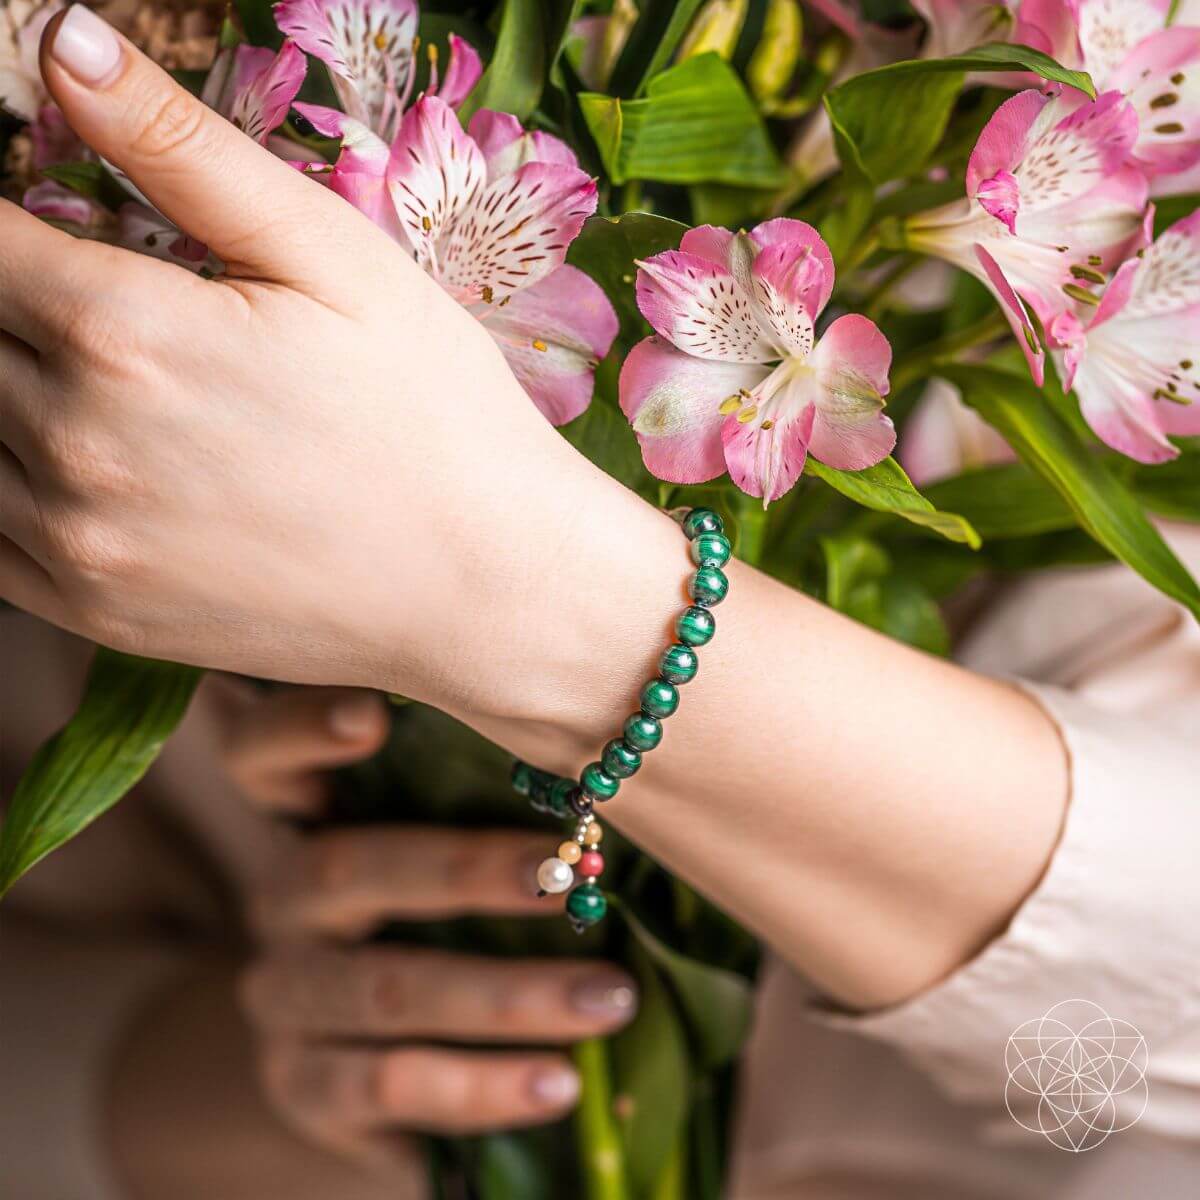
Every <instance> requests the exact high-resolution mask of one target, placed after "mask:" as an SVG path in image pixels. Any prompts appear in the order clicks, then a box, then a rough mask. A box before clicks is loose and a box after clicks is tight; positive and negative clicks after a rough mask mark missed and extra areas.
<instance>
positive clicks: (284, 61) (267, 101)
mask: <svg viewBox="0 0 1200 1200" xmlns="http://www.w3.org/2000/svg"><path fill="white" fill-rule="evenodd" d="M241 48H242V47H239V49H241ZM307 70H308V62H307V60H306V59H305V57H304V52H303V51H302V50H301V49H300V47H299V46H297V45H296V43H295V42H284V43H283V46H282V48H281V49H280V51H279V53H278V54H277V55H275V56H274V57H273V58H272V59H271V61H270V63H269V65H268V66H267V68H266V69H265V70H263V71H260V72H259V73H258V74H257V75H255V76H254V77H253V78H252V79H251V80H250V81H249V82H248V83H246V84H245V85H244V86H243V87H242V88H241V89H240V90H239V91H237V92H236V93H235V95H234V96H233V99H232V102H231V104H230V108H229V119H230V120H231V121H232V122H233V123H234V125H236V126H237V127H238V128H239V129H240V130H242V131H243V132H244V133H245V134H246V136H247V137H252V138H253V139H254V140H255V141H256V142H265V141H266V140H267V135H268V134H269V133H270V132H271V131H272V130H273V129H277V128H278V127H279V126H280V125H282V124H283V122H284V119H285V118H286V117H287V114H288V109H289V108H291V106H292V101H293V100H295V98H296V93H297V92H299V91H300V85H301V84H302V83H303V82H304V75H305V72H306V71H307Z"/></svg>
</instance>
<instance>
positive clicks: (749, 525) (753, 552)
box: [729, 492, 767, 567]
mask: <svg viewBox="0 0 1200 1200" xmlns="http://www.w3.org/2000/svg"><path fill="white" fill-rule="evenodd" d="M729 506H730V508H731V509H732V510H733V515H734V516H735V517H736V518H737V530H736V532H737V544H736V545H735V546H734V552H735V553H736V554H737V556H738V558H740V559H741V560H742V562H744V563H749V564H750V565H751V566H752V567H756V566H758V564H759V563H760V562H761V561H762V555H763V549H764V547H765V546H766V541H767V510H766V509H765V508H763V505H762V501H761V500H756V499H755V498H754V497H753V496H747V495H745V493H743V492H734V493H733V495H732V496H731V497H730V500H729Z"/></svg>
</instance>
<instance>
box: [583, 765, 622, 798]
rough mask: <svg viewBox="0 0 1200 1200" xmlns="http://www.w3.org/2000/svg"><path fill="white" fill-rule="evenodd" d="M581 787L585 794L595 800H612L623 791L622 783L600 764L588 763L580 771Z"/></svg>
mask: <svg viewBox="0 0 1200 1200" xmlns="http://www.w3.org/2000/svg"><path fill="white" fill-rule="evenodd" d="M579 786H580V787H581V788H583V794H584V795H585V796H590V797H591V798H592V799H593V800H611V799H612V798H613V797H614V796H615V795H616V794H617V792H619V791H620V790H621V784H620V781H619V780H616V779H614V778H613V777H612V776H611V775H610V774H609V773H608V772H607V771H606V770H605V769H604V767H603V766H602V765H601V764H600V763H598V762H593V763H588V765H587V766H586V767H584V768H583V770H582V771H580V773H579Z"/></svg>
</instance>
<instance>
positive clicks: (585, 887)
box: [567, 883, 608, 925]
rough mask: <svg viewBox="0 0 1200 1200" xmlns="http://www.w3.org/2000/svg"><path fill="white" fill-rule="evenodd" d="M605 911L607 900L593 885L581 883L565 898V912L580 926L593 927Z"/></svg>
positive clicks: (602, 917) (601, 918)
mask: <svg viewBox="0 0 1200 1200" xmlns="http://www.w3.org/2000/svg"><path fill="white" fill-rule="evenodd" d="M607 911H608V900H607V899H606V898H605V896H604V893H603V892H602V891H601V890H600V889H599V888H598V887H597V886H596V885H595V884H594V883H581V884H580V885H579V886H578V887H577V888H575V889H574V891H572V892H571V894H570V895H569V896H568V897H567V912H568V914H569V915H570V916H571V917H573V918H574V919H575V920H576V921H578V922H579V924H580V925H595V924H596V922H597V921H600V920H603V919H604V914H605V913H606V912H607Z"/></svg>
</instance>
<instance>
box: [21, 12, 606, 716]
mask: <svg viewBox="0 0 1200 1200" xmlns="http://www.w3.org/2000/svg"><path fill="white" fill-rule="evenodd" d="M81 47H82V49H81ZM85 51H86V53H84V52H85ZM42 69H43V73H44V75H45V79H46V83H47V86H48V87H49V89H50V92H51V94H52V95H53V97H54V99H55V100H56V101H57V102H58V103H59V104H60V105H61V107H62V109H63V112H64V113H65V115H66V117H67V120H68V121H69V122H70V123H71V125H72V126H73V128H74V129H75V130H76V131H77V132H78V134H79V135H80V136H81V137H82V138H83V140H84V141H85V142H86V143H88V144H89V145H90V146H92V147H93V148H94V149H95V150H96V151H97V152H98V153H99V154H101V155H102V156H104V157H105V158H106V159H108V160H109V161H111V162H113V163H115V164H116V165H117V166H118V167H120V168H121V169H123V170H124V171H125V172H126V173H127V174H128V175H129V176H130V178H131V179H132V180H133V181H134V182H135V183H136V184H137V185H138V187H139V188H141V189H142V190H143V191H144V192H145V193H146V195H147V196H148V197H149V198H150V199H151V200H152V201H153V202H154V204H155V205H157V206H158V207H159V208H160V209H161V210H162V211H163V212H164V213H165V214H166V215H167V216H168V217H170V218H171V219H172V220H173V221H175V222H177V223H178V224H179V225H180V226H181V227H184V228H186V229H187V231H188V232H189V233H190V234H192V235H194V236H195V237H197V238H199V239H201V240H202V241H204V242H205V243H207V244H208V245H209V246H210V248H211V249H212V250H213V252H214V253H215V254H217V255H218V256H219V257H220V258H221V259H222V260H223V261H224V262H225V263H226V264H227V266H228V274H227V275H226V276H225V277H223V278H221V279H219V280H208V279H203V278H200V277H197V276H193V275H190V274H188V273H187V272H185V271H183V270H181V269H179V268H177V267H175V266H173V265H170V264H167V263H163V262H160V261H156V260H154V259H151V258H148V257H145V256H141V255H135V254H133V253H130V252H127V251H124V250H121V249H119V248H116V247H112V246H108V245H103V244H100V243H95V242H82V241H77V240H74V239H72V238H70V237H69V236H68V235H66V234H65V233H63V232H61V231H59V230H57V229H54V228H51V227H50V226H48V225H46V224H44V223H42V222H41V221H38V220H36V219H34V218H33V217H32V216H30V215H29V214H27V213H25V212H23V211H22V210H21V209H19V208H18V207H16V206H15V205H12V204H8V203H3V202H0V442H2V443H3V448H2V449H0V493H2V496H3V509H2V513H0V534H2V535H3V540H2V542H0V594H2V595H3V596H4V597H5V598H6V599H8V600H11V601H13V602H15V603H16V604H18V605H19V606H21V607H23V608H27V609H29V610H30V611H32V612H35V613H37V614H39V615H41V616H43V617H46V618H47V619H49V620H51V621H54V622H55V623H57V624H60V625H63V626H66V627H67V628H69V629H72V630H74V631H76V632H79V633H82V634H84V635H85V636H87V637H89V638H92V639H93V640H97V641H101V642H104V643H106V644H109V645H113V646H116V647H118V648H122V649H126V650H131V651H136V652H141V653H145V654H148V655H151V656H155V657H162V658H170V659H177V660H182V661H189V662H197V663H200V664H203V665H210V666H226V667H233V668H235V669H237V670H239V671H242V672H250V673H258V674H263V675H271V676H275V677H280V678H286V679H292V680H302V681H312V682H326V683H329V682H355V683H363V682H369V683H372V684H375V685H378V686H392V687H393V688H395V689H396V690H403V691H404V692H405V693H406V694H407V695H411V696H416V697H421V698H430V699H439V700H442V701H443V702H444V701H445V700H446V692H447V689H448V688H449V689H453V688H457V687H461V684H459V683H454V684H445V680H446V679H447V678H449V677H453V676H459V677H461V675H462V673H461V672H456V671H454V670H453V669H451V664H453V663H455V662H458V663H462V662H472V661H476V660H478V659H480V658H482V657H483V655H484V650H485V648H486V643H487V640H488V639H490V638H491V637H492V636H493V633H492V630H491V629H490V628H489V627H488V626H487V625H485V622H484V621H483V619H482V618H483V616H484V612H483V609H484V608H485V607H486V608H487V610H488V613H489V614H490V615H491V617H492V619H493V620H495V619H496V618H497V616H498V615H499V614H500V611H501V608H503V612H512V613H514V614H515V613H516V612H517V611H518V607H519V605H520V603H521V600H522V598H523V596H525V595H527V594H528V592H529V591H531V590H532V588H533V583H532V581H531V580H529V579H528V578H527V574H526V572H525V570H524V563H523V561H522V560H521V556H520V553H519V549H518V548H517V547H516V545H515V543H514V541H513V537H512V531H513V530H514V529H515V528H517V527H520V528H522V529H524V530H536V531H538V532H539V534H540V535H541V536H543V537H544V538H548V539H549V542H550V544H553V543H554V542H556V541H559V540H561V539H562V536H563V530H564V528H565V525H566V521H567V516H566V514H565V513H564V511H563V505H562V503H561V501H562V497H563V496H565V495H568V494H571V493H572V490H573V489H575V491H574V494H575V495H576V497H577V499H578V501H579V502H580V503H586V500H587V495H588V490H587V488H586V487H584V488H583V489H582V491H580V490H578V488H577V481H576V475H577V473H579V472H581V471H583V473H584V474H585V475H586V476H591V475H593V474H594V473H593V472H591V471H590V468H586V467H585V464H584V463H583V460H582V459H580V458H579V457H578V456H577V455H575V454H574V452H573V451H571V450H570V448H569V447H567V446H566V445H565V443H563V441H562V439H561V438H559V437H558V436H557V435H556V434H555V433H554V431H553V429H552V428H551V427H550V426H549V425H548V424H547V422H546V421H545V419H544V418H543V417H542V416H541V415H540V414H539V413H538V412H537V410H536V409H535V408H534V406H533V404H532V403H531V402H530V401H529V399H528V397H527V396H526V395H525V393H524V392H523V391H522V390H521V388H520V387H519V385H518V384H517V382H516V380H515V379H514V377H513V376H512V374H511V372H510V371H509V369H508V367H507V366H506V364H505V362H504V360H503V358H502V357H501V355H500V353H499V351H498V349H497V348H496V345H495V343H494V342H493V341H492V339H491V338H490V337H489V336H488V335H487V333H486V332H485V331H484V329H483V327H482V326H481V325H480V324H479V322H478V321H476V320H475V319H474V318H473V317H470V316H468V315H467V313H466V312H465V310H463V309H462V308H461V307H460V306H459V305H458V304H456V303H455V302H454V301H453V300H452V299H451V298H450V297H449V296H448V295H447V294H446V293H445V292H443V291H442V289H441V288H440V287H439V286H437V285H436V284H435V283H434V282H433V281H431V280H430V279H429V278H428V277H427V276H426V275H425V274H424V272H423V271H421V270H420V269H419V268H418V267H417V266H416V265H415V264H414V263H413V262H412V261H411V260H410V259H409V258H408V257H407V255H406V254H405V253H404V252H403V251H402V249H401V248H400V247H399V246H398V245H397V244H395V243H393V242H392V241H391V240H390V239H389V238H388V237H387V236H386V235H385V234H384V233H382V232H381V231H380V230H379V229H378V228H376V227H375V226H374V225H373V224H372V223H371V222H370V221H368V220H366V219H365V218H364V217H362V216H361V215H360V214H359V213H358V212H356V211H355V210H354V209H353V208H352V207H351V206H350V205H349V204H347V203H346V202H345V201H344V200H342V199H341V198H340V197H338V196H335V195H333V194H332V193H331V192H329V191H328V190H326V189H325V188H323V187H321V186H320V185H319V184H317V183H315V182H314V181H313V180H311V179H307V178H305V177H303V176H302V175H301V174H300V173H299V172H297V171H295V170H294V169H292V168H291V167H289V166H287V165H285V164H284V163H283V162H282V161H281V160H279V159H277V158H275V157H273V156H272V155H271V154H270V153H269V152H268V151H266V150H265V149H263V148H262V147H260V146H259V145H257V144H256V143H254V142H253V141H252V140H251V139H249V138H248V137H246V136H244V135H243V134H242V133H241V132H239V131H238V130H237V129H236V128H235V127H234V126H233V125H231V124H230V123H229V122H227V121H225V120H224V119H222V118H220V117H218V116H217V115H216V114H215V113H214V112H212V111H211V110H209V109H207V108H206V107H205V106H204V105H202V104H201V103H200V102H199V101H198V100H196V99H194V98H193V97H192V96H191V95H189V94H188V93H187V92H186V91H184V90H183V89H181V88H180V87H179V86H177V85H176V84H175V83H174V82H173V81H172V80H171V79H170V78H169V77H168V76H167V75H166V74H165V73H164V72H163V71H161V70H160V69H159V68H158V67H156V66H155V65H153V64H152V63H151V62H149V61H148V60H147V59H146V58H145V57H143V56H142V55H141V54H139V53H138V52H137V51H136V50H135V49H133V47H132V46H130V45H129V44H128V43H126V42H124V41H123V40H121V39H118V38H117V35H116V34H114V33H113V32H112V31H111V30H110V29H109V28H108V27H107V26H106V25H104V23H103V22H102V21H100V19H99V18H97V17H95V16H94V15H91V14H89V13H88V12H87V10H85V9H82V8H76V9H72V10H70V12H69V15H68V16H67V19H66V21H65V22H61V21H55V22H54V23H52V25H51V27H50V28H49V29H48V31H47V34H46V37H45V41H44V44H43V50H42ZM533 464H536V467H537V469H536V470H533V469H528V470H526V469H524V468H526V467H529V468H531V467H532V465H533ZM518 478H519V479H520V480H521V486H520V488H519V489H518V488H516V487H515V486H514V484H513V481H514V480H515V479H518ZM450 596H455V597H458V598H459V599H460V600H461V602H462V603H461V606H451V605H449V604H447V598H448V597H450ZM432 646H436V647H438V661H436V662H434V661H431V651H430V650H429V649H428V647H432Z"/></svg>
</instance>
